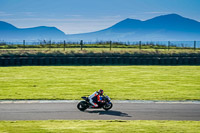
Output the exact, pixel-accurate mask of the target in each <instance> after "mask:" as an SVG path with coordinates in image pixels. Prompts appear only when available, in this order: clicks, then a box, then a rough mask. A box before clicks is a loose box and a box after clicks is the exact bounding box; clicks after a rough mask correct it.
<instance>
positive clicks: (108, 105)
mask: <svg viewBox="0 0 200 133" xmlns="http://www.w3.org/2000/svg"><path fill="white" fill-rule="evenodd" d="M112 106H113V104H112V103H107V104H105V105H104V106H103V109H104V110H106V111H107V110H109V109H111V108H112Z"/></svg>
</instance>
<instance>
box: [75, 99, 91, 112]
mask: <svg viewBox="0 0 200 133" xmlns="http://www.w3.org/2000/svg"><path fill="white" fill-rule="evenodd" d="M77 108H78V109H79V110H80V111H85V110H86V109H87V108H88V103H87V102H86V101H81V102H79V103H78V105H77Z"/></svg>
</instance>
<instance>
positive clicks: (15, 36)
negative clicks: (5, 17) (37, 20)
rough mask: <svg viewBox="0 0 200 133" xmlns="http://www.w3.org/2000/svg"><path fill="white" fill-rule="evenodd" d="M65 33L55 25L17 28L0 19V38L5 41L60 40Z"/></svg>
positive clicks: (63, 37)
mask: <svg viewBox="0 0 200 133" xmlns="http://www.w3.org/2000/svg"><path fill="white" fill-rule="evenodd" d="M65 38H66V35H65V33H64V32H62V31H61V30H59V29H57V28H56V27H47V26H40V27H33V28H17V27H15V26H13V25H11V24H9V23H6V22H3V21H0V40H6V41H21V40H27V41H32V40H35V41H38V40H43V39H46V40H60V39H65Z"/></svg>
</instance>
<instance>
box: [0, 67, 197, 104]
mask: <svg viewBox="0 0 200 133" xmlns="http://www.w3.org/2000/svg"><path fill="white" fill-rule="evenodd" d="M199 79H200V66H25V67H0V99H80V97H81V96H87V95H90V94H92V93H93V92H94V91H96V90H98V89H103V90H104V92H105V93H106V94H107V95H109V96H110V97H111V98H112V99H120V100H200V82H199Z"/></svg>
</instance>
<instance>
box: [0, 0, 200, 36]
mask: <svg viewBox="0 0 200 133" xmlns="http://www.w3.org/2000/svg"><path fill="white" fill-rule="evenodd" d="M199 5H200V1H199V0H190V1H188V0H162V1H160V0H126V1H124V0H109V1H106V0H102V1H93V0H85V1H79V0H67V1H66V0H59V1H54V0H40V1H35V0H0V21H5V22H8V23H11V24H13V25H14V26H16V27H18V28H30V27H37V26H54V27H57V28H58V29H60V30H62V31H63V32H65V33H66V34H76V33H86V32H93V31H98V30H102V29H105V28H108V27H110V26H112V25H114V24H116V23H118V22H119V21H121V20H124V19H126V18H131V19H138V20H143V21H144V20H147V19H151V18H153V17H156V16H160V15H166V14H171V13H175V14H179V15H181V16H184V17H187V18H191V19H194V20H197V21H200V16H199V12H200V9H199Z"/></svg>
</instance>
